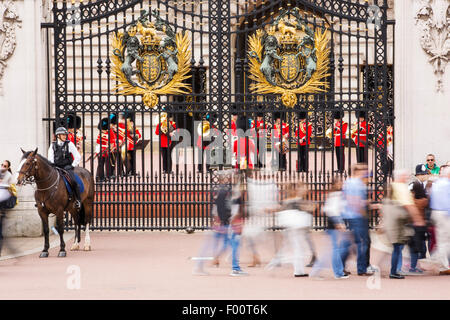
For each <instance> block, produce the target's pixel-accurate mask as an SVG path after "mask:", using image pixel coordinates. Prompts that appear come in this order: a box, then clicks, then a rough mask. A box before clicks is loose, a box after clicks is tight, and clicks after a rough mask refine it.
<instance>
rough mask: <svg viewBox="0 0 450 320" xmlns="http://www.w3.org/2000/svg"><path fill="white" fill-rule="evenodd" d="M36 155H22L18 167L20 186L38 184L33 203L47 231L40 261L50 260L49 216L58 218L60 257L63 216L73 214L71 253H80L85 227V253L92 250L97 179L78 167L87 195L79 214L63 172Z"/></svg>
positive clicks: (82, 199)
mask: <svg viewBox="0 0 450 320" xmlns="http://www.w3.org/2000/svg"><path fill="white" fill-rule="evenodd" d="M37 151H38V149H37V148H36V150H34V151H29V152H25V151H23V150H22V152H23V156H22V161H21V162H20V165H19V169H18V172H19V176H18V178H17V184H18V185H25V184H32V183H34V182H35V183H36V192H35V193H34V199H35V200H36V207H37V208H38V212H39V216H40V217H41V219H42V226H43V229H44V237H45V243H44V250H42V252H41V255H40V256H39V257H40V258H47V257H48V248H49V240H48V238H49V227H48V216H49V214H50V213H53V214H55V215H56V224H57V230H58V233H59V238H60V246H61V249H60V251H59V254H58V257H65V256H66V251H65V246H66V245H65V243H64V239H63V233H64V212H66V211H67V212H70V214H71V216H72V218H73V220H74V223H75V241H74V244H73V246H72V248H71V250H78V249H79V247H80V241H81V236H80V235H81V225H85V226H86V235H85V241H84V250H85V251H89V250H91V243H90V237H89V224H90V222H91V218H92V204H93V201H94V193H95V191H94V178H93V177H92V175H91V174H90V172H89V171H87V170H86V169H84V168H81V167H76V168H75V169H74V172H75V174H76V175H78V176H79V177H80V179H81V180H82V181H83V184H84V187H85V188H84V191H83V193H81V209H80V210H79V211H77V209H76V208H75V206H74V201H73V199H70V197H69V193H68V192H67V189H66V186H65V183H64V181H63V177H62V175H61V173H60V171H59V170H58V169H57V168H56V167H55V166H54V165H53V164H52V163H51V162H49V161H48V160H47V159H46V158H44V157H43V156H41V155H39V154H38V153H37Z"/></svg>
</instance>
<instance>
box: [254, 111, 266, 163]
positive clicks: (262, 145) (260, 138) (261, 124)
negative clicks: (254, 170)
mask: <svg viewBox="0 0 450 320" xmlns="http://www.w3.org/2000/svg"><path fill="white" fill-rule="evenodd" d="M254 123H255V122H254ZM255 129H256V137H257V140H256V150H257V152H258V167H259V168H262V167H265V166H266V160H265V159H266V145H267V124H266V122H265V121H264V114H263V113H258V114H257V116H256V128H255ZM261 160H262V161H261Z"/></svg>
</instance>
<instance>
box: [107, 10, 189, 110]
mask: <svg viewBox="0 0 450 320" xmlns="http://www.w3.org/2000/svg"><path fill="white" fill-rule="evenodd" d="M148 16H149V14H148V13H147V12H146V11H145V10H142V11H141V15H140V17H139V19H138V20H137V21H136V22H134V23H133V24H131V25H130V26H129V27H128V29H127V30H126V32H125V33H122V32H118V33H116V34H114V35H113V37H112V54H111V59H112V62H113V68H112V71H113V74H114V75H115V78H114V80H116V81H117V85H116V90H117V93H118V94H123V95H141V96H142V101H143V102H144V104H145V105H146V106H147V107H151V108H153V107H155V106H156V105H157V104H158V101H159V98H158V96H159V95H163V94H186V93H189V92H191V88H190V86H189V84H187V83H185V82H184V80H186V79H188V78H190V77H191V76H190V75H188V73H189V70H190V50H189V46H190V44H189V43H190V42H189V39H188V37H187V34H185V33H177V34H175V32H174V31H173V29H172V28H171V26H170V25H169V24H168V23H167V22H165V21H164V20H162V19H161V18H160V16H159V13H158V11H157V10H153V11H152V16H154V17H155V18H156V21H155V23H153V22H149V21H148ZM157 31H160V32H164V34H165V35H164V36H163V37H162V38H161V36H160V35H158V32H157ZM138 36H139V37H138ZM136 79H137V81H136Z"/></svg>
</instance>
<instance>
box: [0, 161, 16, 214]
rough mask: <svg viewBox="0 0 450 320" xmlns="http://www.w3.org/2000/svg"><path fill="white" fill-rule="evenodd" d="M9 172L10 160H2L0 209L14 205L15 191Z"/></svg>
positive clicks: (12, 178)
mask: <svg viewBox="0 0 450 320" xmlns="http://www.w3.org/2000/svg"><path fill="white" fill-rule="evenodd" d="M14 182H15V181H14V177H13V175H12V172H11V162H10V161H9V160H5V161H3V163H2V165H1V167H0V210H1V209H11V208H13V207H14V206H15V205H16V201H17V193H16V189H15V185H14Z"/></svg>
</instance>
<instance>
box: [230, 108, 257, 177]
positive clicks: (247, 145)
mask: <svg viewBox="0 0 450 320" xmlns="http://www.w3.org/2000/svg"><path fill="white" fill-rule="evenodd" d="M236 127H237V129H241V130H242V131H243V132H245V131H247V128H248V121H247V118H246V117H245V116H242V117H240V118H239V119H238V120H237V121H236ZM233 157H234V159H236V161H235V164H234V168H237V169H240V170H245V169H254V168H255V163H256V160H257V151H256V145H255V142H254V139H252V138H251V137H245V136H244V137H238V138H237V139H236V140H235V141H234V142H233Z"/></svg>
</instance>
